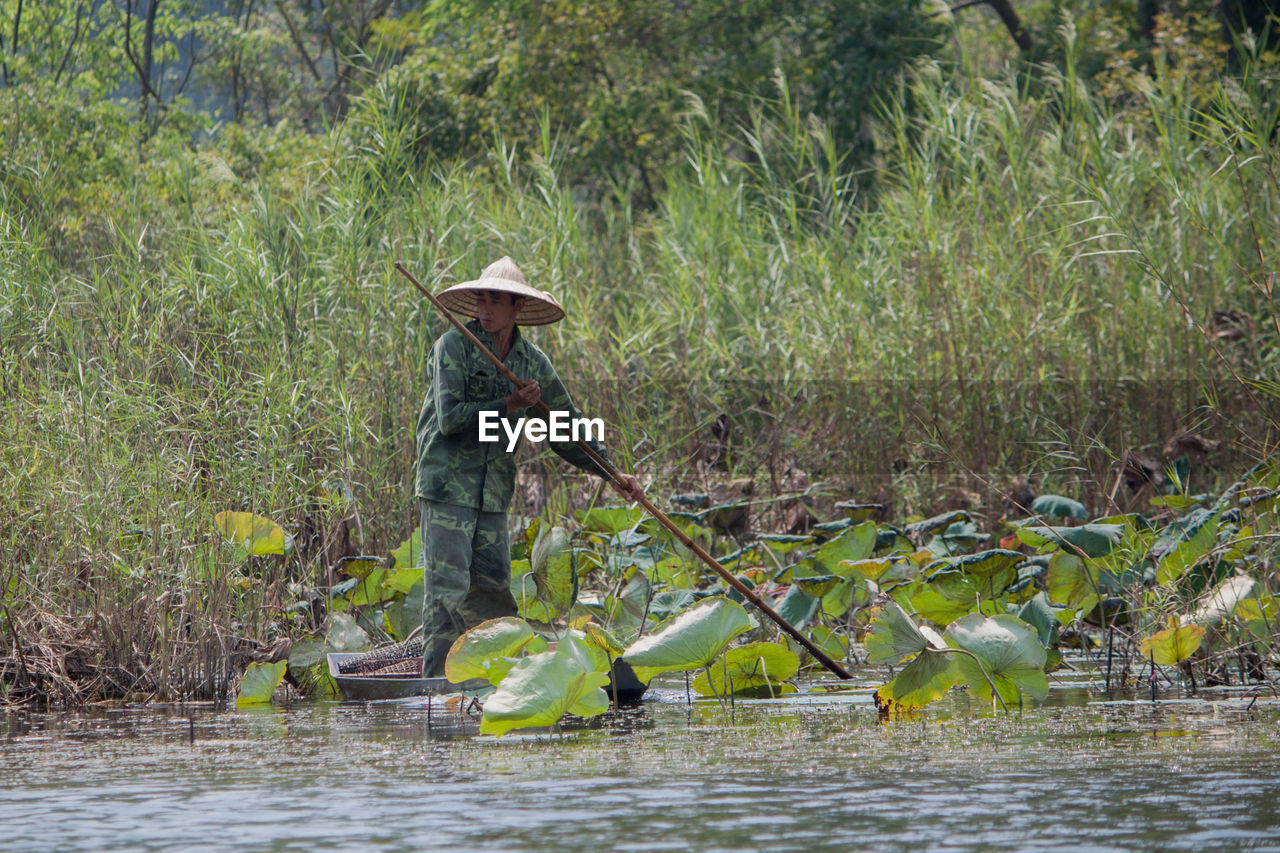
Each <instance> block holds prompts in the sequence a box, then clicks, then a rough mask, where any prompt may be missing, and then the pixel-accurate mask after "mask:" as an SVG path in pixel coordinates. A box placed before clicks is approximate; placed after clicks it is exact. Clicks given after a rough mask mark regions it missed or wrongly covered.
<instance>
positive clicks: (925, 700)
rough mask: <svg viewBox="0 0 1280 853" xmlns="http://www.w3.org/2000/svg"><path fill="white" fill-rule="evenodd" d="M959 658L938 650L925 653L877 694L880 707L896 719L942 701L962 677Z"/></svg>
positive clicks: (876, 699)
mask: <svg viewBox="0 0 1280 853" xmlns="http://www.w3.org/2000/svg"><path fill="white" fill-rule="evenodd" d="M956 657H957V655H953V654H948V653H947V652H944V651H939V650H937V649H930V648H926V649H923V650H922V651H921V652H920V654H918V655H917V656H916V657H915V658H914V659H912V661H911V662H910V663H908V664H907V665H906V666H905V667H903V668H902V671H901V672H899V673H898V675H897V677H896V678H894V679H893V680H892V681H890V682H889V683H888V684H886V685H884V686H883V687H881V688H880V689H879V690H877V691H876V694H875V702H876V707H877V708H879V709H880V711H881V713H883V714H885V715H887V716H896V715H898V714H901V713H910V712H911V711H915V710H918V709H920V708H923V707H924V706H926V705H928V704H929V703H931V702H936V701H937V700H938V699H941V698H942V696H943V694H945V693H946V692H947V691H948V690H950V689H951V686H952V685H953V684H955V683H956V680H957V679H958V678H959V677H960V671H959V669H958V668H957V666H956V661H955V658H956Z"/></svg>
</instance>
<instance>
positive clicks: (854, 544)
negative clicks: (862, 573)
mask: <svg viewBox="0 0 1280 853" xmlns="http://www.w3.org/2000/svg"><path fill="white" fill-rule="evenodd" d="M875 547H876V524H875V522H874V521H864V522H863V523H862V524H859V525H857V526H856V527H850V528H847V529H846V530H844V531H843V532H841V533H840V535H838V536H836V537H834V538H832V539H830V540H828V541H827V542H825V543H824V544H823V545H822V546H821V547H820V548H818V550H817V551H815V552H814V553H813V558H814V559H815V560H817V562H818V564H819V565H820V566H822V568H823V570H824V571H826V572H827V573H829V574H836V575H838V574H841V571H840V564H841V563H845V562H848V563H856V562H857V561H858V560H865V559H866V558H867V557H870V556H871V552H872V551H874V550H875Z"/></svg>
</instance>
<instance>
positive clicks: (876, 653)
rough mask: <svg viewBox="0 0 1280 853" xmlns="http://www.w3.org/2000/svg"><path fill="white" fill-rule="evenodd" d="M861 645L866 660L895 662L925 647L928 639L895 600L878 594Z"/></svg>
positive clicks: (881, 662)
mask: <svg viewBox="0 0 1280 853" xmlns="http://www.w3.org/2000/svg"><path fill="white" fill-rule="evenodd" d="M863 645H865V646H866V649H867V663H871V664H885V663H887V664H890V665H894V666H896V665H897V664H899V663H901V662H902V661H903V660H905V659H906V658H909V657H911V656H912V655H914V654H919V653H920V651H922V650H923V649H925V648H927V647H928V645H929V640H928V639H927V638H926V637H925V635H924V634H922V633H921V632H920V629H919V628H918V627H916V623H915V622H913V621H911V617H910V616H908V615H907V614H906V611H904V610H903V609H902V608H901V607H899V606H898V604H897V602H895V601H893V600H892V599H891V598H889V597H888V596H884V595H882V596H878V597H877V598H876V600H875V602H874V603H873V604H872V606H871V621H870V622H869V623H868V626H867V635H866V637H865V638H864V639H863Z"/></svg>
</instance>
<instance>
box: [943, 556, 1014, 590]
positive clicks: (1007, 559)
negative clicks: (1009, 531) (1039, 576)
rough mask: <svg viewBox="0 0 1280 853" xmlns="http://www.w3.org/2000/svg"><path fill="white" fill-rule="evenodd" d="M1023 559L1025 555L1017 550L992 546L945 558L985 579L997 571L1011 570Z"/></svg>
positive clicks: (971, 573)
mask: <svg viewBox="0 0 1280 853" xmlns="http://www.w3.org/2000/svg"><path fill="white" fill-rule="evenodd" d="M1025 559H1026V555H1024V554H1019V553H1018V552H1017V551H1007V550H1005V549H1004V548H993V549H991V550H989V551H979V552H978V553H976V554H968V555H966V556H963V557H951V558H949V559H948V560H947V563H948V564H949V565H950V566H952V567H953V568H956V569H959V570H960V571H962V572H964V573H965V574H968V575H973V576H975V577H979V578H984V579H985V578H990V577H992V576H994V575H996V574H997V573H1001V572H1008V571H1011V570H1012V569H1014V568H1015V567H1016V566H1017V565H1018V564H1019V563H1021V562H1022V561H1023V560H1025ZM982 586H986V584H985V583H984V584H982Z"/></svg>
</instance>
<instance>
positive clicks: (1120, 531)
mask: <svg viewBox="0 0 1280 853" xmlns="http://www.w3.org/2000/svg"><path fill="white" fill-rule="evenodd" d="M1124 530H1125V525H1123V524H1082V525H1080V526H1079V527H1048V526H1045V525H1031V526H1028V527H1019V528H1018V530H1017V534H1018V538H1019V539H1021V540H1022V541H1023V542H1025V543H1027V544H1028V545H1030V546H1032V547H1033V548H1040V547H1042V546H1044V545H1050V544H1052V545H1057V546H1058V547H1059V548H1061V549H1062V550H1063V551H1066V552H1068V553H1070V554H1076V553H1077V552H1079V553H1083V554H1084V555H1085V556H1086V557H1105V556H1106V555H1107V554H1109V553H1111V550H1112V549H1113V548H1115V546H1116V545H1117V544H1119V542H1120V540H1121V538H1122V537H1123V536H1124Z"/></svg>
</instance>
